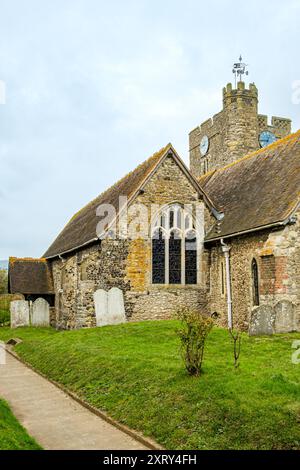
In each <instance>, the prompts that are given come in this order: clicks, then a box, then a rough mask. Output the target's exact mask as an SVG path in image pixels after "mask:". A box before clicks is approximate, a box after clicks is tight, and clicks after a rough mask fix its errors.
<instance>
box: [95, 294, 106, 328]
mask: <svg viewBox="0 0 300 470" xmlns="http://www.w3.org/2000/svg"><path fill="white" fill-rule="evenodd" d="M94 305H95V312H96V325H97V326H104V325H108V324H109V322H108V301H107V292H105V290H103V289H98V290H96V292H94Z"/></svg>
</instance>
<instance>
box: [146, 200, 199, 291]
mask: <svg viewBox="0 0 300 470" xmlns="http://www.w3.org/2000/svg"><path fill="white" fill-rule="evenodd" d="M166 222H167V223H166ZM194 227H195V224H194V221H193V216H192V214H191V213H190V212H187V211H186V210H184V209H183V208H182V207H181V206H180V205H179V204H172V205H170V206H168V207H165V208H164V209H163V210H162V211H161V212H159V214H158V215H157V217H156V219H155V221H154V229H153V232H152V283H153V284H197V259H198V258H197V254H198V253H197V237H196V231H195V229H194Z"/></svg>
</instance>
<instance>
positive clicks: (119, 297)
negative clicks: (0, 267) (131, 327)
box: [108, 287, 126, 325]
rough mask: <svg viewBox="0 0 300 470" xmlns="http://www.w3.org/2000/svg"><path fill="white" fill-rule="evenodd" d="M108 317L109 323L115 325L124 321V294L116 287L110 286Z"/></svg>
mask: <svg viewBox="0 0 300 470" xmlns="http://www.w3.org/2000/svg"><path fill="white" fill-rule="evenodd" d="M108 317H109V324H110V325H117V324H118V323H124V322H125V321H126V316H125V306H124V296H123V292H122V291H121V289H118V287H112V288H111V289H110V290H109V291H108Z"/></svg>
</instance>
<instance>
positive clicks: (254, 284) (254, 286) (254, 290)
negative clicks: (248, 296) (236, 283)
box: [251, 258, 259, 305]
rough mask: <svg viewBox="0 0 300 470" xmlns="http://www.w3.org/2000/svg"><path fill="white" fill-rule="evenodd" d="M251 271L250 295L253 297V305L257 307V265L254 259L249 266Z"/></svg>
mask: <svg viewBox="0 0 300 470" xmlns="http://www.w3.org/2000/svg"><path fill="white" fill-rule="evenodd" d="M251 271H252V295H253V305H259V279H258V265H257V261H256V259H255V258H253V260H252V264H251Z"/></svg>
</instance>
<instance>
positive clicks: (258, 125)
mask: <svg viewBox="0 0 300 470" xmlns="http://www.w3.org/2000/svg"><path fill="white" fill-rule="evenodd" d="M267 131H268V132H271V133H272V134H273V135H274V136H275V138H276V139H281V138H283V137H285V136H287V135H288V134H290V133H291V120H290V119H287V118H282V117H277V116H272V117H271V120H268V116H266V115H263V114H258V90H257V88H256V85H255V84H254V83H250V84H249V85H248V86H246V85H245V83H244V82H242V81H241V82H238V83H237V85H236V87H235V88H234V87H233V85H232V83H228V84H227V85H226V86H225V87H224V88H223V109H222V110H221V111H220V112H219V113H217V114H215V115H214V116H213V117H212V118H210V119H207V120H206V121H204V122H203V123H202V124H201V125H200V126H197V127H196V128H195V129H193V130H192V131H191V132H190V134H189V150H190V168H191V171H192V172H193V174H194V175H196V176H200V175H203V174H205V173H207V172H208V171H210V170H212V169H216V168H220V167H222V166H224V165H226V164H228V163H231V162H234V161H236V160H238V159H239V158H241V157H243V156H244V155H247V154H248V153H250V152H253V151H256V150H258V149H259V147H260V145H261V143H260V135H261V134H262V133H263V132H267ZM201 142H203V144H201Z"/></svg>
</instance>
